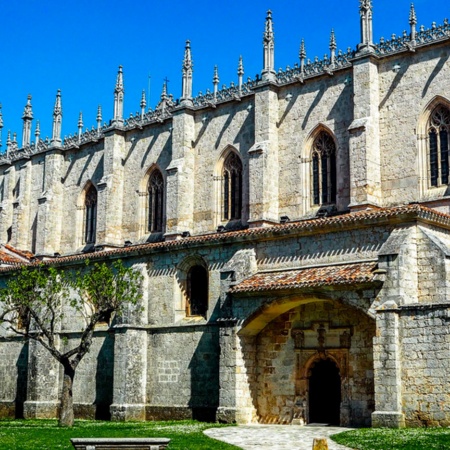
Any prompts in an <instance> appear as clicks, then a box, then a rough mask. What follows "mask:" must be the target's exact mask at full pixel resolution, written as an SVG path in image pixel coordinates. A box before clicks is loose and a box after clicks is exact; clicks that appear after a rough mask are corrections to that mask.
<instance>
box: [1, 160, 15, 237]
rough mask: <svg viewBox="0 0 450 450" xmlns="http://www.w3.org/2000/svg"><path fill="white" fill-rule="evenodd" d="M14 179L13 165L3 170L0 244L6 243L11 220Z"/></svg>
mask: <svg viewBox="0 0 450 450" xmlns="http://www.w3.org/2000/svg"><path fill="white" fill-rule="evenodd" d="M15 177H16V170H15V167H14V166H13V165H11V166H9V167H6V168H5V169H4V170H3V179H2V183H3V186H2V198H1V203H0V242H2V243H7V242H8V228H9V227H11V224H12V220H13V206H12V202H13V197H12V190H13V187H14V180H15Z"/></svg>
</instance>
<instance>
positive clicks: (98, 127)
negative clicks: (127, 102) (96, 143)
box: [97, 105, 102, 136]
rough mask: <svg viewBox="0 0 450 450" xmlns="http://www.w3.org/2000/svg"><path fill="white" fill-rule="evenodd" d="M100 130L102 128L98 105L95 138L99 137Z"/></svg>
mask: <svg viewBox="0 0 450 450" xmlns="http://www.w3.org/2000/svg"><path fill="white" fill-rule="evenodd" d="M101 128H102V105H98V108H97V136H100V130H101Z"/></svg>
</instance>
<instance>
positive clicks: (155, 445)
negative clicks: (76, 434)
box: [70, 438, 170, 450]
mask: <svg viewBox="0 0 450 450" xmlns="http://www.w3.org/2000/svg"><path fill="white" fill-rule="evenodd" d="M70 442H72V445H73V446H74V448H75V449H76V450H102V449H104V450H116V449H117V450H120V449H124V450H133V449H136V450H162V449H165V448H167V446H168V445H169V442H170V439H166V438H73V439H71V440H70Z"/></svg>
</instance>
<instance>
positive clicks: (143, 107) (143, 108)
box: [140, 89, 147, 120]
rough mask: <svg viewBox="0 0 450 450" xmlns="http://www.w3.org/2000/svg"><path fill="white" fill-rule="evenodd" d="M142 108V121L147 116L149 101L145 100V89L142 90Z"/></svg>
mask: <svg viewBox="0 0 450 450" xmlns="http://www.w3.org/2000/svg"><path fill="white" fill-rule="evenodd" d="M140 106H141V120H143V119H144V115H145V107H146V106H147V101H146V100H145V89H142V95H141V103H140Z"/></svg>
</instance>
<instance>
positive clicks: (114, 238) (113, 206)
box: [96, 128, 126, 247]
mask: <svg viewBox="0 0 450 450" xmlns="http://www.w3.org/2000/svg"><path fill="white" fill-rule="evenodd" d="M125 145H126V143H125V133H124V131H123V130H121V129H120V128H113V129H110V130H109V131H108V132H106V133H105V140H104V163H103V169H104V171H103V177H102V179H101V180H100V181H99V183H98V184H97V187H98V208H97V238H96V245H103V246H113V247H116V246H122V245H123V244H124V242H123V237H122V216H123V201H124V198H123V192H124V187H123V183H124V167H123V161H122V158H123V157H124V154H125Z"/></svg>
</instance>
